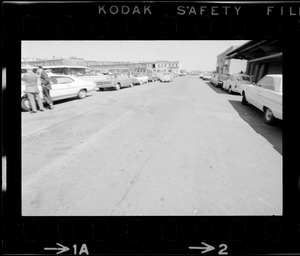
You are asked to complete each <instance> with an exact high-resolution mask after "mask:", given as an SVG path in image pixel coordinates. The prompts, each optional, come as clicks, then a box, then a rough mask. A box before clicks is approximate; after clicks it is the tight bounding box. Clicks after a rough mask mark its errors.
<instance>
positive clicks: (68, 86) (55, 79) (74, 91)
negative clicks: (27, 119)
mask: <svg viewBox="0 0 300 256" xmlns="http://www.w3.org/2000/svg"><path fill="white" fill-rule="evenodd" d="M48 75H49V74H48ZM49 79H50V82H51V87H52V89H51V90H50V96H51V98H52V100H53V101H57V100H62V99H67V98H74V97H78V98H79V99H83V98H85V96H86V94H87V93H88V92H90V91H93V90H94V89H95V87H96V85H95V83H93V82H91V81H83V80H81V79H79V78H76V77H71V76H67V75H53V74H52V75H49ZM38 87H39V90H40V96H41V98H42V99H43V101H44V102H45V100H44V98H43V93H42V87H41V85H40V82H39V83H38ZM21 108H22V109H23V110H24V111H30V103H29V99H28V97H27V95H26V92H25V83H24V82H23V81H22V85H21Z"/></svg>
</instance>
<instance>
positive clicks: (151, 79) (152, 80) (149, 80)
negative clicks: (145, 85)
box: [147, 73, 158, 82]
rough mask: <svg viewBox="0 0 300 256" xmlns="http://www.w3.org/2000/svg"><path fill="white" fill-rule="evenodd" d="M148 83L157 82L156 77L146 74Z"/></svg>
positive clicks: (152, 74)
mask: <svg viewBox="0 0 300 256" xmlns="http://www.w3.org/2000/svg"><path fill="white" fill-rule="evenodd" d="M147 77H148V82H156V81H157V80H158V76H157V75H156V74H154V73H148V74H147Z"/></svg>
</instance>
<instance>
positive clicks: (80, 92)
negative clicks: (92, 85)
mask: <svg viewBox="0 0 300 256" xmlns="http://www.w3.org/2000/svg"><path fill="white" fill-rule="evenodd" d="M85 96H86V90H80V91H79V93H78V98H79V99H83V98H85Z"/></svg>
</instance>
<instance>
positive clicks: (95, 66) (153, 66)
mask: <svg viewBox="0 0 300 256" xmlns="http://www.w3.org/2000/svg"><path fill="white" fill-rule="evenodd" d="M26 65H31V66H34V67H37V66H61V65H67V66H86V67H87V71H90V72H94V73H108V72H114V71H123V70H127V71H129V72H131V73H138V72H142V73H147V72H163V73H170V72H173V73H179V69H180V63H179V61H154V62H148V61H143V62H112V61H89V60H84V59H80V58H59V59H47V60H37V59H22V62H21V67H23V66H26Z"/></svg>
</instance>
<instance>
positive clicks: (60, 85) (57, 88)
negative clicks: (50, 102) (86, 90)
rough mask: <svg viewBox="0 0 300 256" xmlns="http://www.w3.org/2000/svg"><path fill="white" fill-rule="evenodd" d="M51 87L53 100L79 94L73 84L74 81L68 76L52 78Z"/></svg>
mask: <svg viewBox="0 0 300 256" xmlns="http://www.w3.org/2000/svg"><path fill="white" fill-rule="evenodd" d="M50 81H51V87H52V89H51V90H50V96H51V97H52V98H53V99H62V98H66V97H68V96H69V95H72V94H74V93H76V92H77V88H74V86H72V84H73V83H74V80H73V79H72V78H71V77H66V76H51V77H50Z"/></svg>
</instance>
